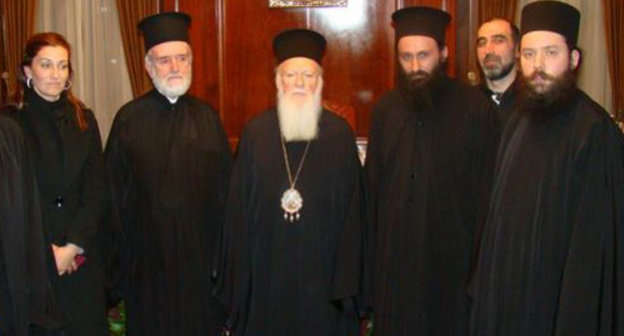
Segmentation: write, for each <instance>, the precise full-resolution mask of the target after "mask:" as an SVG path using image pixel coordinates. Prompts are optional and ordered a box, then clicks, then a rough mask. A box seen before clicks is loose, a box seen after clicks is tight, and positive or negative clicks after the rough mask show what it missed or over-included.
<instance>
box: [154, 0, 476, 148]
mask: <svg viewBox="0 0 624 336" xmlns="http://www.w3.org/2000/svg"><path fill="white" fill-rule="evenodd" d="M473 2H476V0H349V7H347V8H297V9H269V8H268V4H267V3H268V0H178V3H179V8H180V10H181V11H184V12H187V13H189V14H190V15H191V16H192V17H193V23H192V25H191V43H192V45H193V50H194V63H193V74H194V80H193V86H192V88H191V92H192V93H193V94H194V95H196V96H198V97H200V98H202V99H205V100H207V101H209V102H210V103H211V104H212V105H214V106H215V107H217V108H218V109H219V111H220V112H221V116H222V118H223V120H224V124H225V128H226V131H227V132H228V135H229V136H230V137H231V138H237V137H238V136H239V135H240V133H241V131H242V129H243V127H244V124H245V123H246V122H247V121H248V120H249V119H251V118H252V117H253V116H254V115H256V114H257V113H258V112H260V111H262V110H264V109H266V108H268V107H270V106H272V105H274V103H275V84H274V68H275V65H276V64H275V61H274V58H273V54H272V48H271V43H272V39H273V36H275V34H277V33H278V32H280V31H282V30H284V29H289V28H297V27H298V28H310V29H314V30H317V31H319V32H321V33H322V34H324V35H325V36H326V38H327V40H328V51H327V54H326V57H325V59H324V61H323V67H324V70H325V90H324V98H325V99H327V100H329V101H330V102H332V103H334V104H335V105H337V106H342V107H345V110H349V108H351V109H352V110H354V111H356V117H355V118H354V120H355V123H354V124H355V128H356V133H357V135H359V136H366V135H367V134H368V127H369V123H370V110H371V108H372V105H373V103H374V102H375V101H376V100H377V99H379V97H380V96H381V95H382V94H383V92H384V91H386V90H387V89H390V88H391V87H392V86H393V82H394V68H395V66H396V64H395V57H394V48H395V46H394V31H393V29H392V28H391V22H390V15H391V14H392V12H394V10H396V9H397V8H402V7H405V6H413V5H426V6H432V7H436V8H441V9H444V10H446V11H447V12H449V13H451V15H452V16H453V20H452V21H451V25H450V27H449V30H448V33H447V45H448V47H449V55H450V57H449V67H448V70H449V73H450V74H451V75H453V74H455V73H458V74H459V75H458V76H463V75H464V74H465V72H464V71H465V70H466V69H468V64H469V55H471V54H474V51H473V50H469V51H467V50H465V48H466V46H467V44H468V42H467V41H469V40H470V37H469V36H472V35H474V34H469V33H466V32H463V30H465V29H467V27H470V26H471V22H470V21H469V20H468V19H467V17H468V15H469V13H466V12H465V10H466V9H469V10H470V9H471V8H472V7H471V5H470V4H471V3H473ZM174 6H175V0H162V10H164V11H166V10H173V9H174ZM458 15H459V16H458ZM458 29H461V30H462V33H458V32H457V31H458Z"/></svg>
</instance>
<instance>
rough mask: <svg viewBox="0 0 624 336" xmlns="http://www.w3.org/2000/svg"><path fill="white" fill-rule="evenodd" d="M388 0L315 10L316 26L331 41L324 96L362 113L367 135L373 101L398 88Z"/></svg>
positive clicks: (360, 126) (360, 124) (360, 129)
mask: <svg viewBox="0 0 624 336" xmlns="http://www.w3.org/2000/svg"><path fill="white" fill-rule="evenodd" d="M393 10H394V8H393V7H391V6H388V4H387V1H370V0H350V1H349V7H347V8H322V9H311V10H310V12H311V13H310V18H311V22H310V28H311V29H313V30H316V31H318V32H320V33H322V34H323V35H324V36H325V37H326V38H327V41H328V49H327V53H326V56H325V59H324V60H323V66H324V69H325V90H324V98H325V99H328V100H330V101H332V102H336V103H338V104H339V105H343V106H350V107H352V108H353V110H354V111H356V117H355V120H356V125H355V126H356V130H357V132H356V133H357V135H359V136H366V135H367V134H368V131H367V130H368V127H369V124H370V110H371V108H372V105H373V103H374V102H375V101H376V100H377V99H378V98H379V97H380V96H381V95H382V94H383V93H384V91H386V90H387V89H388V88H390V87H392V83H393V79H394V76H393V74H394V71H393V64H394V56H393V55H394V53H393V50H392V49H393V45H394V37H393V31H392V28H391V24H390V14H391V13H392V11H393Z"/></svg>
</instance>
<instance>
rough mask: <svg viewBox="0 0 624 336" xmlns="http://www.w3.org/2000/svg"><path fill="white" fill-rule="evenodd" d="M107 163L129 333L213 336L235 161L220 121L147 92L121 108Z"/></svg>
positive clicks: (196, 106) (189, 101) (188, 102)
mask: <svg viewBox="0 0 624 336" xmlns="http://www.w3.org/2000/svg"><path fill="white" fill-rule="evenodd" d="M105 159H106V165H107V169H108V174H109V178H110V185H111V189H112V191H113V194H112V195H113V209H114V213H115V216H114V217H115V219H116V220H115V223H116V226H117V229H116V230H115V233H116V236H115V239H114V242H115V244H117V245H121V250H122V254H121V256H120V258H119V259H118V261H119V264H120V267H119V270H121V271H122V272H123V273H122V275H121V276H119V277H115V278H117V279H118V281H119V285H120V286H119V287H118V288H120V289H121V292H122V294H123V296H124V297H125V299H126V308H127V321H128V324H127V326H128V332H129V334H130V335H136V336H147V335H149V336H157V335H167V336H170V335H185V336H194V335H214V334H216V333H217V332H218V330H219V328H220V326H221V325H222V324H223V321H224V318H225V315H224V314H225V313H224V310H223V307H222V306H221V305H220V303H219V302H218V300H216V299H215V298H214V297H212V296H211V291H212V289H213V282H214V280H213V276H212V275H211V272H212V270H213V269H214V267H213V266H214V264H215V258H216V254H215V252H218V250H219V249H218V247H217V246H216V244H217V243H218V242H219V241H220V237H221V230H222V222H223V217H224V213H225V210H224V208H225V206H224V205H225V197H226V193H227V184H228V181H229V172H230V168H231V161H232V160H231V153H230V149H229V144H228V140H227V137H226V135H225V132H224V130H223V126H222V124H221V122H220V120H219V116H218V114H217V113H215V111H214V110H212V109H211V108H210V107H209V106H207V105H206V104H204V103H202V102H200V101H199V100H197V99H195V98H193V97H191V96H188V95H184V96H181V97H179V98H178V100H177V102H175V103H173V104H172V103H170V102H169V100H167V98H166V97H164V96H162V95H161V94H160V93H158V92H157V91H151V92H149V93H147V94H146V95H144V96H142V97H139V98H137V99H136V100H133V101H132V102H130V103H128V104H126V105H125V106H123V107H122V108H121V109H120V111H119V112H118V114H117V116H116V118H115V122H114V124H113V127H112V130H111V134H110V137H109V140H108V144H107V147H106V153H105Z"/></svg>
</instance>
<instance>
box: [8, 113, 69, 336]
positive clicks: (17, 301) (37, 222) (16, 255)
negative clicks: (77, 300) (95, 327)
mask: <svg viewBox="0 0 624 336" xmlns="http://www.w3.org/2000/svg"><path fill="white" fill-rule="evenodd" d="M2 113H3V114H1V115H0V334H1V335H7V336H28V335H32V334H31V332H32V331H33V330H32V328H35V329H38V330H41V331H43V329H56V328H58V327H60V326H61V325H62V323H63V319H62V311H61V307H62V303H61V301H60V299H61V297H60V287H59V285H58V283H57V282H56V278H57V275H56V266H55V265H54V259H53V257H52V250H51V247H50V243H49V241H48V240H47V239H46V233H45V232H46V230H45V228H44V226H43V221H42V218H41V208H40V203H39V197H38V192H37V184H36V182H35V177H34V172H33V166H32V162H31V159H29V157H30V156H29V155H28V152H27V149H26V148H27V146H26V143H25V138H24V134H23V132H22V129H21V126H20V124H19V123H18V122H17V121H16V120H14V118H13V117H8V116H7V115H4V113H5V112H2Z"/></svg>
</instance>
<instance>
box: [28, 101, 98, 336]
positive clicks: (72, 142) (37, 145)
mask: <svg viewBox="0 0 624 336" xmlns="http://www.w3.org/2000/svg"><path fill="white" fill-rule="evenodd" d="M84 112H85V119H86V122H87V125H88V127H87V129H86V130H84V131H83V130H80V128H79V126H78V123H77V120H76V115H75V113H74V107H73V105H71V103H70V102H69V101H68V100H67V97H66V96H65V94H62V95H61V98H60V99H59V100H57V101H55V102H49V101H46V100H44V99H43V98H41V97H40V96H39V95H38V94H37V93H36V92H35V91H34V90H31V89H27V90H26V92H25V96H24V106H23V108H22V110H21V111H19V113H18V114H17V115H18V118H19V120H20V122H21V124H22V126H23V129H24V134H25V136H26V138H27V140H28V149H29V151H30V153H31V154H32V155H33V159H34V167H35V173H36V178H37V185H38V190H39V193H40V195H41V208H42V210H43V220H44V224H45V226H46V228H47V229H48V230H49V232H50V241H51V243H52V244H55V245H58V246H64V245H66V244H68V243H73V244H75V245H77V246H78V247H80V248H82V249H83V250H84V256H85V257H86V261H85V262H84V264H82V265H81V266H80V267H79V268H78V270H77V271H76V272H73V273H72V274H66V275H62V276H60V283H61V286H62V288H63V295H64V297H65V311H66V315H67V319H68V320H67V322H68V325H67V327H66V329H65V332H66V333H67V334H68V335H89V336H94V335H107V333H108V327H107V321H106V312H105V299H104V289H103V273H102V272H103V270H102V265H101V259H100V255H99V253H98V249H97V247H96V246H97V241H96V239H97V237H96V232H97V230H98V228H99V225H100V221H101V218H102V215H103V211H104V209H105V206H106V201H107V199H106V184H105V181H106V180H105V175H104V165H103V161H102V145H101V139H100V132H99V129H98V125H97V122H96V120H95V117H94V115H93V113H92V112H91V111H90V110H85V111H84Z"/></svg>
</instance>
